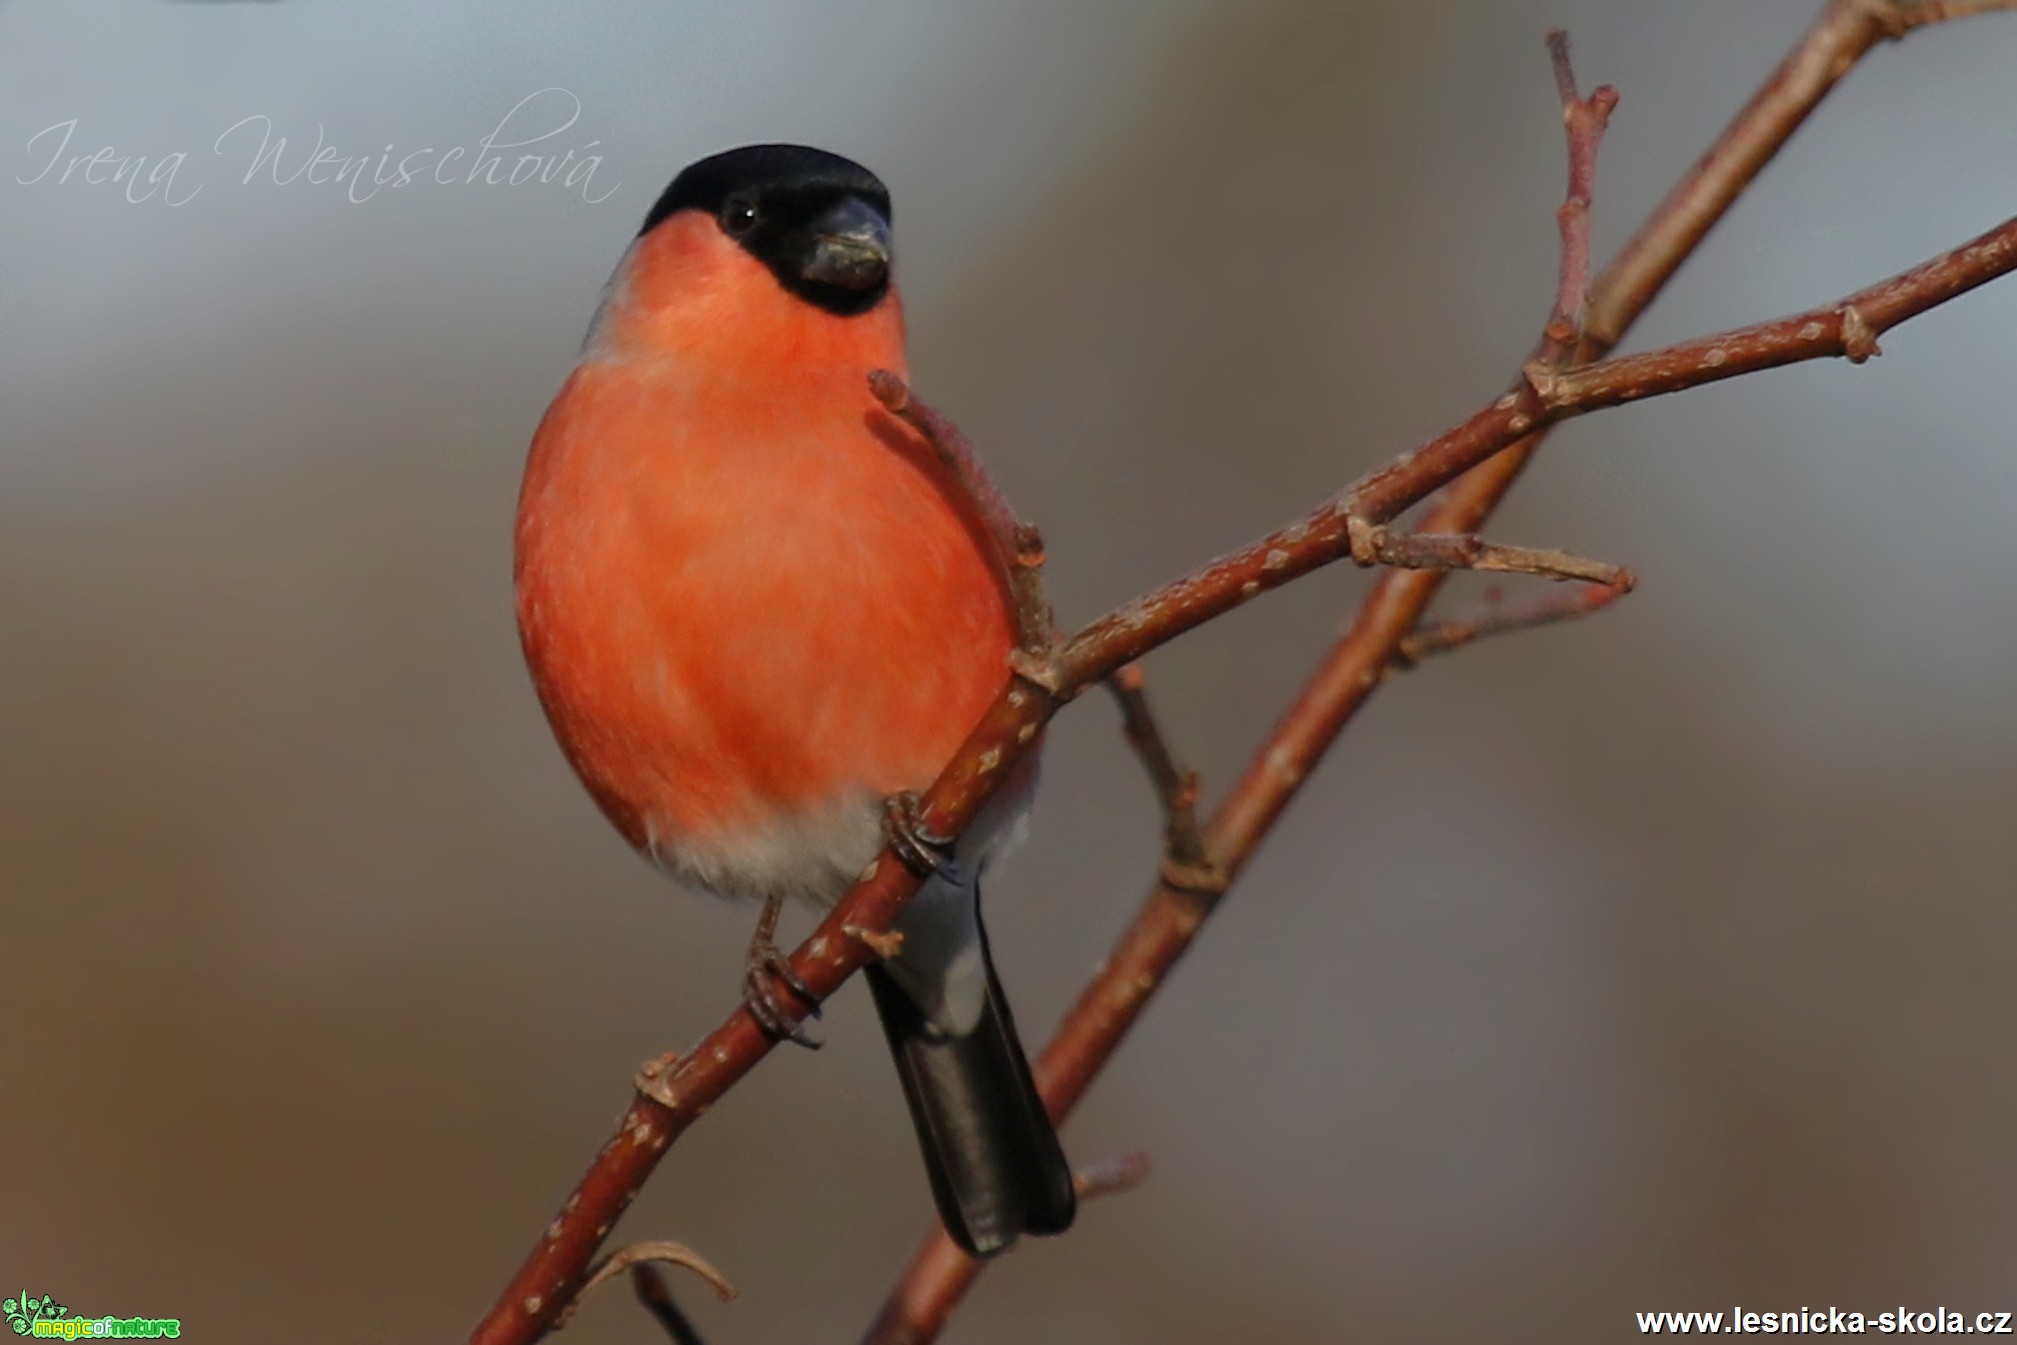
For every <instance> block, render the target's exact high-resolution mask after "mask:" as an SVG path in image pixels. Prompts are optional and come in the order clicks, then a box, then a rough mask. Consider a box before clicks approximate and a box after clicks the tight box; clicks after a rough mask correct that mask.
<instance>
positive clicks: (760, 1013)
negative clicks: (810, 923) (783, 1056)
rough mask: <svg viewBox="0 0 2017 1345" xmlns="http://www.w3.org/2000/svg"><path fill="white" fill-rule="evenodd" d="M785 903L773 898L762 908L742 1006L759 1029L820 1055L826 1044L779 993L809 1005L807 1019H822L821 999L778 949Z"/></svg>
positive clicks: (745, 966)
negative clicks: (779, 922) (781, 989)
mask: <svg viewBox="0 0 2017 1345" xmlns="http://www.w3.org/2000/svg"><path fill="white" fill-rule="evenodd" d="M783 905H784V903H783V902H782V901H780V900H778V899H777V898H775V897H773V898H771V899H770V900H769V901H766V902H765V903H764V904H763V914H762V915H761V916H759V917H757V922H756V933H755V934H753V935H751V936H750V940H749V953H748V956H747V958H746V959H745V961H744V964H743V974H742V1002H743V1003H744V1004H745V1005H746V1006H748V1008H749V1014H750V1017H752V1018H754V1019H756V1025H757V1026H758V1027H760V1028H762V1029H763V1030H764V1031H765V1032H767V1033H769V1034H770V1035H771V1036H773V1037H775V1038H777V1040H779V1041H788V1042H791V1043H792V1044H794V1045H797V1046H803V1047H805V1048H806V1049H807V1050H808V1051H817V1050H818V1049H819V1048H820V1046H821V1045H823V1043H822V1042H821V1041H820V1039H819V1038H818V1037H815V1036H814V1035H813V1034H812V1032H811V1030H810V1029H808V1028H807V1027H806V1025H805V1023H804V1022H803V1021H801V1019H800V1016H799V1015H798V1014H796V1013H794V1012H793V1011H792V1006H791V1005H790V1004H789V1003H787V1002H786V1000H785V998H784V996H783V995H782V994H780V993H779V989H778V987H779V986H783V987H784V988H785V989H786V990H789V991H790V992H791V993H792V994H794V995H796V996H798V998H799V999H800V1000H801V1001H803V1002H804V1004H805V1005H806V1012H805V1015H804V1016H805V1017H808V1018H817V1017H819V1016H820V1009H819V997H818V996H817V995H815V994H813V992H812V988H811V987H810V986H808V985H807V984H806V983H805V982H804V981H802V980H800V979H799V975H798V973H797V972H795V971H793V970H792V969H791V963H790V962H789V961H788V960H787V959H786V958H785V955H784V953H783V952H782V951H781V950H780V949H779V948H778V946H777V917H778V912H779V911H780V909H781V908H782V907H783Z"/></svg>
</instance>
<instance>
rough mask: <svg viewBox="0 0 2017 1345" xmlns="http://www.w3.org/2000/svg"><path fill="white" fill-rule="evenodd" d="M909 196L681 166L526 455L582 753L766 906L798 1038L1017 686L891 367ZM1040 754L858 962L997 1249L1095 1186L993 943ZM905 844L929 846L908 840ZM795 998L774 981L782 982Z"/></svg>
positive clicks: (972, 530)
mask: <svg viewBox="0 0 2017 1345" xmlns="http://www.w3.org/2000/svg"><path fill="white" fill-rule="evenodd" d="M890 218H891V213H890V200H889V193H888V191H887V190H886V189H885V188H884V186H883V184H882V183H881V182H880V181H879V180H878V179H877V178H876V177H875V175H874V174H872V173H870V172H869V171H868V170H867V169H865V168H863V167H862V166H861V165H859V164H857V163H854V162H852V161H850V160H848V159H844V158H841V157H840V156H838V155H835V154H829V153H826V152H824V151H821V150H816V149H809V148H806V147H804V146H799V145H752V146H747V147H744V148H741V149H733V150H729V151H726V152H725V153H721V154H717V155H714V156H713V157H711V158H707V159H702V160H701V161H699V162H698V163H695V164H693V165H692V166H691V167H689V168H687V169H686V170H685V171H684V172H682V173H680V174H679V176H678V177H677V178H675V179H674V180H673V182H672V185H671V186H669V187H668V188H667V189H666V190H665V193H664V194H663V195H662V196H660V197H659V199H658V202H657V204H656V205H654V206H653V207H652V209H651V212H650V213H649V214H648V215H647V216H646V217H645V220H644V226H643V228H642V229H640V230H639V232H638V234H637V237H636V239H635V240H634V241H633V242H632V243H631V245H630V248H629V250H628V251H627V252H626V253H625V254H624V257H623V259H622V261H621V262H620V263H619V264H618V266H617V268H616V273H615V275H614V276H613V277H611V279H610V281H609V285H608V287H607V289H606V290H605V292H604V294H603V297H602V303H601V307H600V309H599V311H598V312H597V313H596V315H595V319H594V321H593V323H592V325H591V326H590V329H589V333H588V337H587V340H586V342H585V343H584V345H583V348H582V352H581V359H580V363H579V364H578V365H577V367H576V368H575V369H574V371H573V373H572V374H571V375H570V376H569V377H568V379H567V381H566V383H565V384H564V385H563V386H562V388H561V390H560V393H559V395H558V396H556V397H555V398H554V401H553V404H552V406H551V407H549V408H548V410H547V412H546V416H545V419H544V420H543V421H542V422H541V424H540V426H539V430H538V433H537V434H536V436H535V437H534V439H533V442H532V449H531V453H530V455H529V458H528V461H527V463H526V470H525V480H524V486H523V489H522V492H521V495H520V500H519V508H518V526H517V539H516V540H517V547H516V552H517V554H516V567H515V568H516V581H517V607H518V626H519V633H520V637H521V640H522V642H523V645H524V650H525V657H526V661H527V663H528V665H529V666H530V669H531V672H532V679H533V683H534V685H535V686H536V688H537V689H538V693H539V699H540V703H541V705H542V706H543V707H544V708H545V711H546V715H547V719H548V721H549V722H550V723H551V724H552V726H553V731H554V734H555V736H556V737H557V738H558V739H559V742H560V747H561V750H562V751H563V752H564V753H565V754H566V756H567V759H568V761H569V762H570V763H571V764H572V765H573V767H574V769H575V771H576V773H577V774H578V775H579V776H580V777H581V780H582V783H583V784H584V785H586V786H587V788H588V791H589V793H590V794H592V795H593V796H594V798H595V801H596V802H597V804H599V805H600V806H601V808H602V811H603V812H604V813H605V814H606V815H607V816H608V817H609V819H610V821H612V822H613V823H615V825H616V828H617V830H618V831H620V832H621V833H622V834H623V836H624V838H625V839H627V840H628V841H629V842H630V843H631V845H633V846H635V847H636V848H637V849H638V850H639V851H641V852H642V853H643V854H644V855H645V856H646V857H647V858H648V859H649V860H651V862H653V863H654V864H656V865H657V866H658V867H659V868H660V869H662V870H664V871H665V872H666V873H667V874H669V875H671V876H672V877H673V878H674V879H676V880H678V881H679V882H681V883H683V884H686V885H688V886H691V887H696V888H701V889H704V890H706V891H709V892H713V893H717V894H720V895H722V896H727V897H736V898H746V899H751V900H753V901H755V902H758V903H761V905H762V914H761V916H760V917H759V918H758V921H757V930H756V935H755V937H754V938H753V939H752V941H751V947H750V961H749V967H748V969H747V974H746V977H745V982H744V985H745V997H746V999H747V1000H748V1002H749V1005H750V1008H751V1011H752V1012H753V1013H755V1014H756V1016H757V1019H758V1021H759V1022H760V1023H762V1024H763V1025H764V1026H765V1027H766V1029H767V1030H769V1031H772V1032H773V1033H776V1034H778V1035H787V1034H791V1033H792V1032H793V1031H794V1030H793V1029H791V1028H790V1027H789V1025H788V1024H789V1020H787V1019H785V1018H784V1017H783V1016H782V1012H781V999H780V996H781V995H782V994H783V993H784V992H785V990H787V989H789V990H791V991H792V992H793V993H802V987H799V986H797V985H796V984H795V983H794V980H793V978H792V977H791V976H790V973H789V971H788V969H787V968H786V965H785V963H784V960H783V959H782V957H781V956H780V955H779V953H778V950H777V946H776V944H775V942H774V936H775V929H776V924H777V919H778V913H779V910H780V907H781V906H782V904H783V903H784V902H785V901H786V900H787V899H788V898H799V899H802V900H805V901H809V902H811V903H814V904H815V905H820V906H830V905H831V904H832V903H833V902H834V901H836V900H837V899H838V898H839V897H840V896H841V894H842V893H844V892H845V891H846V890H847V889H848V887H849V886H850V885H851V884H852V883H853V882H854V881H855V879H856V878H857V877H858V876H859V875H860V874H861V872H862V870H863V869H864V868H865V867H866V866H867V865H868V863H869V862H870V861H871V860H872V859H873V858H874V857H875V856H876V854H877V852H878V851H879V849H880V848H881V846H882V844H883V841H884V838H885V833H886V828H887V826H888V825H889V818H890V817H892V816H896V817H898V818H899V821H900V820H901V817H902V810H901V809H900V808H899V809H897V810H896V812H895V813H892V811H891V805H890V801H891V800H899V799H902V798H904V797H906V796H907V795H908V794H909V792H911V791H916V790H921V789H923V788H925V787H926V786H927V785H929V784H930V783H931V781H932V780H933V779H934V778H935V777H936V776H937V774H938V772H939V771H940V769H941V768H943V767H944V765H945V764H946V763H947V762H948V761H949V760H950V759H951V757H952V755H953V753H954V752H955V751H956V750H957V748H958V747H959V745H960V743H961V742H962V741H963V740H964V738H965V737H966V735H967V733H968V731H969V730H970V729H971V728H972V727H973V726H974V724H975V723H976V722H978V720H979V719H980V716H981V714H982V711H983V710H984V709H985V708H986V707H987V705H988V704H989V703H990V702H991V701H992V700H993V699H994V697H995V696H996V695H997V694H998V693H999V692H1000V690H1001V688H1002V686H1003V684H1004V681H1005V679H1006V675H1007V673H1006V670H1007V666H1008V665H1007V658H1008V655H1009V653H1010V650H1011V647H1012V645H1013V643H1014V628H1013V620H1012V611H1011V607H1010V601H1011V600H1010V594H1009V588H1008V577H1007V575H1006V574H1005V573H1004V572H1003V569H1002V566H1001V564H1000V563H999V561H998V560H997V559H995V557H996V556H997V554H998V553H997V551H995V550H994V549H991V547H990V546H989V535H988V534H987V533H986V531H985V528H986V524H985V523H984V521H983V520H982V519H981V518H980V517H979V516H978V511H977V509H976V508H975V506H974V505H973V504H972V503H971V502H970V497H969V496H968V495H967V494H966V493H965V492H963V491H961V490H960V489H958V488H957V486H956V485H955V483H954V481H953V479H952V478H951V477H950V476H949V475H948V473H947V472H946V470H945V468H944V467H943V466H942V465H941V463H940V462H939V460H938V457H937V455H936V454H935V452H934V451H933V449H932V448H931V446H930V445H929V444H928V443H926V442H925V441H924V440H923V439H922V438H921V436H920V435H919V434H918V433H917V432H916V431H915V430H913V429H911V428H910V427H909V426H907V425H906V424H905V423H903V422H902V421H900V420H899V419H897V418H896V417H894V416H892V415H891V414H889V412H887V411H886V410H885V409H884V408H883V406H882V405H881V403H879V402H878V401H877V400H876V398H875V397H874V395H873V394H872V392H871V390H870V387H869V381H868V375H869V373H870V371H871V370H874V369H879V368H880V369H887V370H889V371H891V372H893V373H895V374H897V375H899V376H905V375H906V362H905V355H904V319H903V306H902V304H901V302H900V301H899V299H898V296H897V291H896V287H895V284H894V282H893V279H892V276H891V257H892V254H891V241H890ZM1034 762H1035V758H1034V756H1029V757H1026V758H1025V763H1026V764H1025V765H1024V766H1023V767H1022V768H1020V769H1019V772H1018V774H1017V775H1016V776H1014V777H1012V778H1011V779H1010V780H1009V781H1008V783H1007V787H1005V788H1004V789H1002V790H1001V791H1000V792H999V793H998V794H997V795H996V796H995V798H994V800H993V802H992V803H991V804H990V805H989V807H988V808H987V809H986V810H984V811H983V813H982V814H981V816H980V817H979V819H978V820H977V821H976V822H975V823H974V825H973V826H972V827H970V828H969V829H968V830H967V831H966V832H965V833H964V834H963V835H962V836H961V838H960V840H959V841H958V843H957V844H956V845H955V846H949V847H942V848H940V849H938V850H936V851H934V852H932V853H931V854H930V855H929V859H930V862H929V864H928V865H927V866H926V868H927V869H928V876H927V879H926V881H925V883H924V885H923V886H922V888H921V889H920V890H919V892H918V894H917V895H916V897H914V898H913V899H912V901H911V902H910V904H909V906H908V907H907V908H906V909H905V911H904V913H903V916H902V918H901V920H900V921H899V923H898V925H897V931H898V932H899V933H900V934H901V935H902V941H901V945H900V947H899V948H898V950H897V951H896V952H895V953H894V955H893V956H891V957H889V958H888V959H886V960H884V961H882V962H880V963H878V964H876V965H872V966H871V967H870V968H869V969H868V972H867V976H868V980H869V985H870V989H871V991H872V994H873V998H874V1000H875V1005H876V1009H877V1011H878V1013H879V1015H880V1017H881V1019H882V1023H883V1028H884V1031H885V1033H886V1035H887V1036H888V1038H889V1044H890V1048H891V1051H892V1053H893V1054H894V1055H895V1057H896V1066H897V1073H898V1075H899V1077H900V1078H901V1080H902V1083H903V1089H904V1095H905V1097H906V1099H907V1100H908V1102H909V1105H910V1112H911V1117H912V1120H913V1121H914V1123H915V1125H916V1128H917V1134H918V1139H919V1141H920V1142H921V1143H922V1145H923V1148H924V1158H925V1166H926V1169H927V1171H928V1173H929V1176H930V1180H931V1188H932V1193H933V1197H934V1199H935V1201H936V1203H937V1206H938V1209H939V1214H940V1216H941V1218H942V1219H943V1221H944V1223H945V1227H946V1230H947V1231H948V1232H949V1233H950V1234H951V1235H952V1237H953V1239H954V1241H956V1242H957V1243H958V1244H959V1245H960V1246H961V1247H962V1248H964V1249H965V1250H966V1251H967V1252H968V1253H969V1254H972V1255H975V1256H987V1255H991V1254H993V1253H995V1252H998V1251H1000V1250H1002V1249H1003V1248H1005V1247H1007V1246H1009V1245H1010V1244H1011V1243H1013V1242H1014V1241H1015V1239H1016V1238H1017V1236H1018V1235H1020V1234H1023V1233H1056V1232H1060V1231H1062V1230H1063V1229H1064V1228H1065V1227H1066V1226H1067V1225H1069V1224H1070V1223H1071V1220H1072V1214H1073V1204H1074V1198H1073V1193H1072V1180H1071V1170H1070V1168H1069V1167H1068V1166H1067V1165H1066V1163H1065V1158H1064V1154H1063V1152H1062V1150H1061V1149H1060V1147H1059V1144H1058V1139H1057V1135H1056V1132H1055V1131H1054V1130H1053V1129H1052V1126H1051V1123H1050V1120H1049V1118H1048V1116H1047V1114H1046V1113H1045V1111H1044V1105H1043V1101H1042V1099H1041V1098H1040V1097H1039V1096H1038V1094H1037V1091H1036V1087H1035V1084H1034V1083H1033V1082H1032V1079H1031V1075H1030V1067H1029V1063H1028V1061H1027V1059H1026V1058H1025V1056H1024V1054H1023V1050H1022V1046H1021V1043H1020V1042H1019V1041H1018V1039H1017V1037H1016V1031H1015V1023H1014V1020H1013V1019H1012V1018H1011V1017H1010V1015H1009V1008H1008V1004H1007V1002H1006V1000H1005V999H1004V998H1003V995H1002V989H1001V985H1000V983H999V982H998V981H997V980H996V977H995V971H994V967H993V965H992V962H991V960H990V958H989V955H988V942H987V934H986V932H985V931H984V930H983V928H982V926H981V918H980V884H981V880H982V878H983V877H984V875H985V874H986V873H987V871H988V869H989V867H990V865H991V864H994V863H996V862H997V861H999V859H1000V858H1001V856H1002V855H1003V853H1004V852H1005V851H1007V850H1008V849H1009V848H1010V847H1011V846H1012V845H1013V844H1015V843H1016V842H1017V841H1018V840H1020V838H1021V834H1022V831H1023V829H1024V819H1025V816H1026V814H1027V812H1028V808H1029V801H1030V794H1031V791H1032V789H1033V788H1034V785H1035V770H1034ZM912 839H913V842H914V843H913V846H912V852H913V853H915V852H916V846H915V838H914V837H913V838H912ZM780 982H782V985H780Z"/></svg>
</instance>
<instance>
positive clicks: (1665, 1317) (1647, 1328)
mask: <svg viewBox="0 0 2017 1345" xmlns="http://www.w3.org/2000/svg"><path fill="white" fill-rule="evenodd" d="M1638 1318H1639V1334H1640V1335H1642V1336H1752V1335H1787V1336H1833V1335H1843V1336H1861V1335H1879V1336H2007V1335H2010V1334H2012V1333H2013V1331H2017V1327H2013V1325H2012V1317H2011V1314H2010V1313H2008V1312H1957V1311H1955V1310H1954V1309H1953V1308H1923V1309H1914V1308H1906V1307H1899V1308H1894V1309H1892V1310H1891V1311H1889V1312H1872V1313H1864V1312H1845V1311H1843V1310H1842V1309H1841V1308H1793V1309H1791V1310H1788V1311H1784V1312H1758V1311H1752V1310H1751V1309H1748V1308H1743V1307H1735V1308H1731V1309H1730V1310H1729V1311H1728V1312H1642V1313H1639V1314H1638Z"/></svg>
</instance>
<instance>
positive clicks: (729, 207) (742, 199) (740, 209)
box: [721, 196, 756, 238]
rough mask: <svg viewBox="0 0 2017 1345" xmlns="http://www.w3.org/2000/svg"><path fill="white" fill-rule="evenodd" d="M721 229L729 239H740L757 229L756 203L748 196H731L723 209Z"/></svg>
mask: <svg viewBox="0 0 2017 1345" xmlns="http://www.w3.org/2000/svg"><path fill="white" fill-rule="evenodd" d="M721 227H722V228H723V229H725V230H727V232H728V235H729V237H731V238H740V237H742V236H743V235H744V234H746V233H748V232H749V231H750V230H751V229H754V228H755V227H756V202H754V201H752V200H750V199H749V198H748V197H747V196H731V197H729V198H728V200H727V201H726V202H725V203H724V204H723V205H722V207H721Z"/></svg>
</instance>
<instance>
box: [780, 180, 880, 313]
mask: <svg viewBox="0 0 2017 1345" xmlns="http://www.w3.org/2000/svg"><path fill="white" fill-rule="evenodd" d="M812 236H813V244H812V255H811V256H810V257H808V258H807V259H806V263H805V269H804V271H803V272H802V273H801V274H803V275H804V277H805V278H806V279H807V280H811V281H816V282H818V283H819V284H822V285H832V286H834V287H835V288H837V289H843V290H872V289H874V288H876V287H877V286H878V285H881V284H882V283H883V282H884V281H886V280H888V279H889V262H890V237H889V221H888V220H886V219H884V218H883V217H882V213H881V212H880V211H878V210H877V209H876V208H875V207H874V206H872V205H870V204H869V203H868V202H866V201H864V200H862V199H861V198H860V197H858V196H850V197H848V198H847V199H845V200H843V201H841V202H839V203H838V204H836V205H833V206H830V207H828V208H827V209H826V211H825V212H823V213H822V214H821V215H820V216H819V217H818V218H817V219H815V220H814V221H813V222H812Z"/></svg>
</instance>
